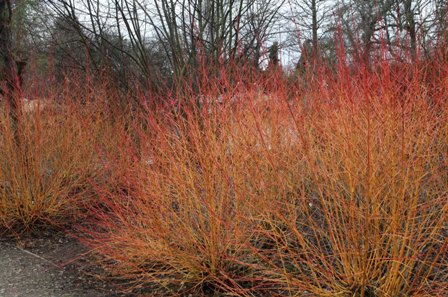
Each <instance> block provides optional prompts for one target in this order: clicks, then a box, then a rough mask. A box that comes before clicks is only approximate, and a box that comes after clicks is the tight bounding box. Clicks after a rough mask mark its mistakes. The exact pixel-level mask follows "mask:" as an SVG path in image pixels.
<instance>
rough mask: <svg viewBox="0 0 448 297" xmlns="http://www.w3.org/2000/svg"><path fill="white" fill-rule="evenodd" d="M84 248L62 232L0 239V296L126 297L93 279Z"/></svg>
mask: <svg viewBox="0 0 448 297" xmlns="http://www.w3.org/2000/svg"><path fill="white" fill-rule="evenodd" d="M88 255H89V254H88V253H87V249H86V248H85V247H83V246H82V245H81V244H80V243H79V242H77V241H76V240H75V239H73V238H70V237H69V236H67V235H65V234H64V233H61V232H55V231H42V232H40V233H39V234H38V235H36V234H35V235H28V236H25V237H21V238H20V239H19V240H17V239H11V238H5V237H0V297H28V296H29V297H72V296H73V297H106V296H107V297H125V296H126V297H129V296H132V295H129V294H121V293H118V291H119V288H116V287H113V286H111V285H110V283H109V282H107V281H103V280H101V279H98V278H97V277H95V276H93V275H96V274H97V272H98V271H95V270H96V268H94V267H93V266H92V265H89V264H88V263H89V262H88V259H87V257H88Z"/></svg>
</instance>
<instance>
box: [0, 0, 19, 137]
mask: <svg viewBox="0 0 448 297" xmlns="http://www.w3.org/2000/svg"><path fill="white" fill-rule="evenodd" d="M11 19H12V7H11V3H10V1H9V0H0V59H1V61H2V67H1V68H0V73H1V80H2V81H4V82H5V84H6V88H5V89H4V90H3V93H4V100H5V101H6V105H7V106H8V107H9V115H10V120H11V124H12V129H13V134H14V139H15V141H16V143H17V144H18V145H19V144H20V141H19V124H20V123H19V114H20V111H21V100H22V98H21V97H22V96H21V94H20V91H21V90H20V79H19V77H18V75H17V67H16V62H15V60H14V57H13V54H12V48H11V23H12V22H11Z"/></svg>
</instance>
